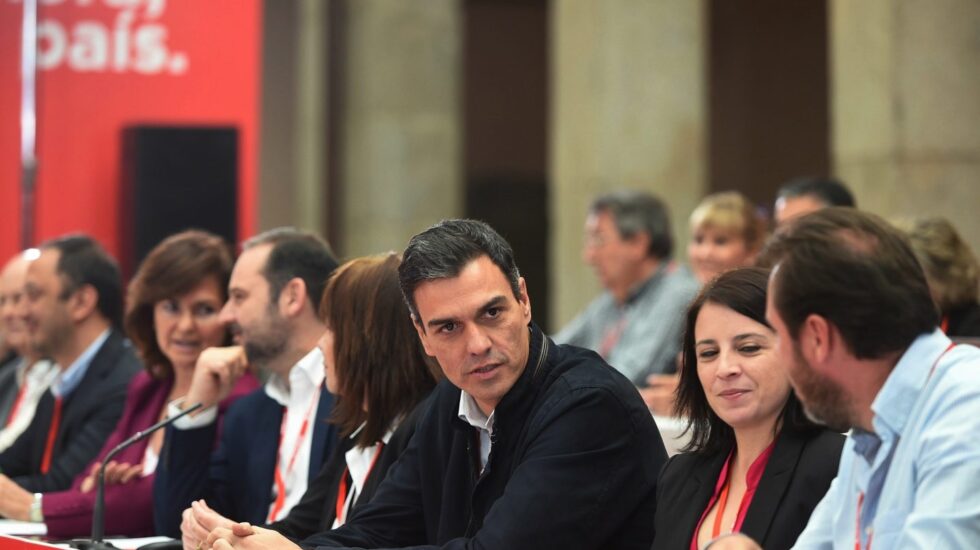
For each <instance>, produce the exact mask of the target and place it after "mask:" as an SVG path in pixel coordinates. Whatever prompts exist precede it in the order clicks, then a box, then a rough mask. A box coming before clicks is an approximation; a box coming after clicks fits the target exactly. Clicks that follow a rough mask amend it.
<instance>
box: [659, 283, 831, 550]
mask: <svg viewBox="0 0 980 550" xmlns="http://www.w3.org/2000/svg"><path fill="white" fill-rule="evenodd" d="M768 274H769V272H768V270H765V269H760V268H742V269H736V270H734V271H729V272H726V273H723V274H722V275H720V276H719V277H718V278H716V279H714V280H713V281H711V282H709V283H708V284H707V285H706V286H705V287H704V289H702V291H701V293H700V294H699V295H698V297H697V298H696V299H695V300H694V302H693V303H692V304H691V306H690V309H689V310H688V313H687V319H686V330H685V334H684V343H683V349H682V361H681V362H682V368H681V374H680V385H679V386H678V388H677V401H676V411H675V412H676V413H677V415H678V416H681V417H684V418H687V419H688V425H687V431H688V432H689V433H690V434H691V439H690V442H689V443H688V445H687V446H686V447H685V448H684V452H683V453H682V454H679V455H677V456H674V457H673V458H671V459H670V460H669V461H668V462H667V464H666V465H665V466H664V469H663V471H662V472H661V474H660V480H659V481H658V483H657V513H656V516H655V518H654V523H655V524H656V538H655V539H654V545H653V546H654V548H691V549H693V550H697V549H699V548H703V547H704V546H705V545H706V544H707V543H708V542H710V541H711V540H713V539H715V538H717V537H718V536H721V535H723V534H727V533H731V532H741V533H744V534H746V535H748V536H750V537H752V538H753V539H755V540H756V541H757V542H758V543H760V544H761V545H762V546H763V547H764V548H767V549H770V548H772V549H779V548H789V547H790V546H792V545H793V543H794V541H795V540H796V538H797V536H799V534H800V532H802V530H803V527H804V526H805V525H806V522H807V520H808V519H809V517H810V513H811V512H812V511H813V508H814V507H815V506H816V505H817V502H819V501H820V499H821V498H822V497H823V495H824V493H825V492H826V491H827V489H828V488H829V487H830V482H831V480H833V478H834V476H835V475H836V474H837V463H838V460H839V458H840V451H841V448H842V446H843V443H844V438H843V436H841V434H839V433H835V432H832V431H830V430H827V429H825V428H822V427H820V426H817V425H816V424H814V423H813V422H811V421H810V420H809V419H808V418H807V417H806V415H805V414H804V411H803V407H802V405H801V404H800V402H799V400H798V399H797V398H796V396H795V395H794V393H793V389H792V388H791V387H790V382H789V378H788V377H787V375H786V373H785V370H784V368H785V366H784V365H780V364H779V363H778V361H777V355H776V353H775V349H774V347H775V345H776V342H777V339H776V334H775V332H774V331H773V329H772V327H770V326H769V323H768V322H767V321H766V317H765V313H766V285H767V283H768Z"/></svg>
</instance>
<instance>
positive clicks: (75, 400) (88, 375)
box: [48, 329, 124, 444]
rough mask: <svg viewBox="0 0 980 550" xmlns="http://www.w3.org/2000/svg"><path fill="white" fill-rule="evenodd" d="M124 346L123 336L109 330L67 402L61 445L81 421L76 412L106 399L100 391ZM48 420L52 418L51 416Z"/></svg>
mask: <svg viewBox="0 0 980 550" xmlns="http://www.w3.org/2000/svg"><path fill="white" fill-rule="evenodd" d="M123 345H124V343H123V339H122V336H120V335H119V333H118V332H116V330H115V329H109V336H108V337H107V338H106V340H105V342H102V346H101V347H99V349H98V351H96V352H95V355H93V356H92V361H91V362H90V363H89V366H88V370H87V371H86V372H85V376H84V377H83V378H82V380H81V381H80V382H79V384H78V387H76V388H75V390H74V391H72V392H71V394H70V395H69V397H68V399H67V400H66V401H65V409H64V413H63V414H62V419H63V420H62V426H61V429H60V430H58V442H59V444H60V442H61V440H62V439H63V438H64V436H65V434H66V433H68V431H69V430H71V429H73V426H74V424H76V423H77V422H78V421H80V420H81V417H79V415H78V414H73V413H74V412H76V411H79V410H84V409H87V408H88V407H87V404H88V403H90V402H98V401H101V400H103V399H105V398H106V395H105V392H104V391H100V390H101V389H103V388H102V381H103V380H104V379H105V378H106V377H107V376H109V375H110V374H112V368H113V367H115V366H116V363H117V362H118V359H119V354H120V352H121V351H122V346H123ZM48 393H51V391H50V390H49V391H48ZM52 402H53V401H52ZM48 418H50V415H49V416H48ZM49 422H50V420H49Z"/></svg>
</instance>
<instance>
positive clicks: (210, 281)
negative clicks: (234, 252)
mask: <svg viewBox="0 0 980 550" xmlns="http://www.w3.org/2000/svg"><path fill="white" fill-rule="evenodd" d="M231 265H232V257H231V252H230V251H229V248H228V245H227V244H226V243H225V242H224V241H223V240H221V238H220V237H217V236H215V235H212V234H210V233H205V232H202V231H185V232H183V233H179V234H177V235H174V236H171V237H169V238H167V239H165V240H164V241H163V242H161V243H160V244H159V245H157V246H156V247H155V248H154V249H153V250H152V251H151V252H150V253H149V255H147V257H146V259H145V260H144V261H143V263H142V264H141V265H140V268H139V270H137V272H136V275H135V276H134V277H133V280H132V282H131V283H130V285H129V293H128V299H127V304H126V314H125V317H124V326H125V328H126V332H127V334H128V335H129V336H130V338H131V339H132V341H133V342H134V343H135V344H136V347H137V349H138V350H139V352H140V355H141V357H142V358H143V364H144V365H145V366H146V367H145V369H144V371H143V372H141V373H139V374H137V375H136V376H135V377H133V380H132V382H131V383H130V385H129V391H128V394H127V399H126V407H125V409H124V412H123V416H122V418H121V419H120V421H119V424H117V425H116V429H115V431H113V432H112V435H110V436H109V439H108V440H106V443H105V445H104V446H103V448H102V452H101V453H99V456H98V457H97V458H96V459H95V460H94V461H93V462H92V464H91V467H90V468H88V469H87V470H86V471H85V472H83V473H82V474H79V475H78V476H77V477H76V478H75V481H74V483H73V484H72V487H71V489H69V490H67V491H58V492H51V493H44V494H42V496H41V516H40V517H33V518H32V517H30V515H29V513H27V511H26V510H25V511H23V512H24V513H22V514H19V515H14V516H10V517H13V518H14V519H19V520H28V519H31V520H35V521H37V520H41V521H44V523H45V524H46V525H47V531H48V536H49V537H53V538H59V539H61V538H71V537H77V536H84V535H87V534H88V533H89V532H90V531H91V528H92V510H93V507H94V503H95V491H94V490H93V489H94V485H95V479H96V474H97V471H98V468H99V465H100V464H101V462H102V460H103V458H104V457H105V456H106V455H107V454H108V453H109V451H111V450H112V449H113V448H114V447H115V446H116V445H118V444H120V443H121V442H123V441H125V440H126V439H127V438H129V437H130V436H131V435H133V434H135V433H136V432H138V431H140V430H144V429H146V428H148V427H150V426H152V425H153V424H155V423H156V422H157V421H159V420H161V419H162V418H164V417H165V416H166V404H167V403H169V402H170V401H172V400H174V399H177V398H178V397H180V396H183V395H184V394H186V393H187V390H188V388H189V387H190V383H191V377H192V376H193V374H194V365H195V363H196V362H197V359H198V356H199V355H200V354H201V352H202V351H203V350H204V349H206V348H208V347H211V346H218V345H221V344H222V343H224V342H225V341H226V340H227V338H228V332H227V329H226V327H225V326H224V325H223V324H222V323H221V321H220V320H219V319H218V314H219V312H220V311H221V306H222V304H224V301H225V288H226V285H227V281H228V276H229V274H230V273H231ZM257 387H258V382H257V380H256V379H255V378H254V377H253V376H251V375H247V376H245V377H242V378H241V379H240V380H239V381H238V384H237V385H236V387H235V389H234V390H233V391H232V392H231V395H230V396H229V397H228V399H226V400H225V402H223V403H222V405H221V407H220V409H221V412H223V410H224V409H225V408H226V407H227V405H228V403H229V402H231V401H233V400H235V399H237V398H238V397H240V396H242V395H244V394H245V393H247V392H249V391H251V390H253V389H255V388H257ZM219 414H220V413H219ZM162 445H163V432H162V431H160V432H157V433H155V434H154V435H152V436H150V437H149V438H147V439H144V440H143V441H141V442H138V443H136V444H135V445H132V446H130V447H129V448H127V449H125V450H124V451H122V452H121V453H120V454H119V455H118V456H117V458H116V459H115V460H114V461H112V462H110V463H109V465H108V467H107V469H106V484H107V486H106V492H105V506H106V508H105V509H106V513H105V519H106V525H105V528H106V531H105V532H106V534H108V535H120V536H132V537H135V536H147V535H151V534H153V478H154V475H153V474H154V470H155V469H156V465H157V460H158V457H159V454H160V448H161V446H162Z"/></svg>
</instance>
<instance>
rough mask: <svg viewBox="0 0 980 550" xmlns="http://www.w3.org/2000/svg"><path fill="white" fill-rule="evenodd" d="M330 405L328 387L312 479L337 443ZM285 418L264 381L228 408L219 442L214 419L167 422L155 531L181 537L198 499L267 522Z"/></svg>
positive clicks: (236, 516)
mask: <svg viewBox="0 0 980 550" xmlns="http://www.w3.org/2000/svg"><path fill="white" fill-rule="evenodd" d="M332 411H333V396H332V395H330V392H328V391H326V390H325V389H324V390H323V391H321V392H320V403H319V404H318V405H317V412H316V421H315V422H314V423H313V441H312V444H311V447H310V469H309V473H308V475H309V477H308V479H309V480H310V482H312V481H313V480H314V479H315V478H316V475H317V473H318V472H319V471H320V469H321V468H322V467H323V463H324V461H325V460H326V457H328V456H329V455H330V452H331V451H332V450H333V447H334V446H335V445H336V441H337V431H336V428H334V427H333V425H332V424H328V423H327V419H328V418H329V417H330V414H331V412H332ZM280 424H282V405H280V404H279V403H277V402H276V401H275V400H273V399H272V398H271V397H269V396H268V395H266V393H265V390H264V389H262V388H260V389H258V390H256V391H254V392H252V393H251V394H249V395H246V396H245V397H243V398H241V399H239V400H238V401H236V402H235V403H234V404H232V405H231V406H230V407H229V408H228V412H227V413H226V414H225V416H224V421H223V426H222V428H221V433H220V437H219V439H218V447H217V449H214V441H215V436H216V434H217V431H218V426H217V423H216V422H215V423H212V424H211V425H209V426H205V427H203V428H197V429H192V430H178V429H176V428H174V427H173V426H170V427H168V428H167V435H166V439H165V441H164V445H163V449H161V451H160V463H159V464H158V465H157V471H156V480H155V481H154V483H153V502H154V513H153V516H154V523H155V524H156V530H157V534H160V535H167V536H170V537H174V538H180V521H181V514H182V513H183V511H184V510H185V509H187V508H188V507H189V506H190V505H191V502H193V501H195V500H197V499H201V498H203V499H205V500H206V501H207V502H208V506H210V507H211V508H213V509H214V510H216V511H217V512H219V513H220V514H221V515H223V516H225V517H227V518H230V519H233V520H235V521H247V522H250V523H252V524H253V525H262V524H263V523H265V521H266V519H267V516H268V515H269V505H270V504H271V503H272V486H273V476H274V475H275V468H276V453H277V451H278V449H279V427H280ZM212 450H213V451H214V452H212Z"/></svg>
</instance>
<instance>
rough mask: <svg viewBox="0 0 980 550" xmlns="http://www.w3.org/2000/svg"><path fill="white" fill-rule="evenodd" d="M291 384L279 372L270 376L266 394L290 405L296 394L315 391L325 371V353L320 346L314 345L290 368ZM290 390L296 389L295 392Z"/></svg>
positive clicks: (321, 382) (283, 403) (321, 381)
mask: <svg viewBox="0 0 980 550" xmlns="http://www.w3.org/2000/svg"><path fill="white" fill-rule="evenodd" d="M288 376H289V384H288V385H287V384H286V382H285V381H284V380H283V379H282V377H281V376H279V375H278V374H273V375H272V376H270V377H269V381H268V382H267V383H266V385H265V394H266V395H268V396H269V397H270V398H272V400H273V401H275V402H277V403H279V404H280V405H282V406H283V407H288V406H289V403H290V401H292V400H294V397H291V396H295V394H299V395H300V396H301V395H304V394H306V393H307V392H308V391H313V390H315V389H316V388H317V387H319V386H320V385H321V384H323V379H324V376H325V372H324V370H323V353H322V352H321V351H320V348H319V347H314V348H313V349H312V350H310V352H309V353H307V354H306V355H304V356H303V358H302V359H300V360H299V361H298V362H297V363H296V364H295V365H293V367H292V368H291V369H289V374H288ZM290 390H296V391H295V392H293V391H290Z"/></svg>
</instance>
